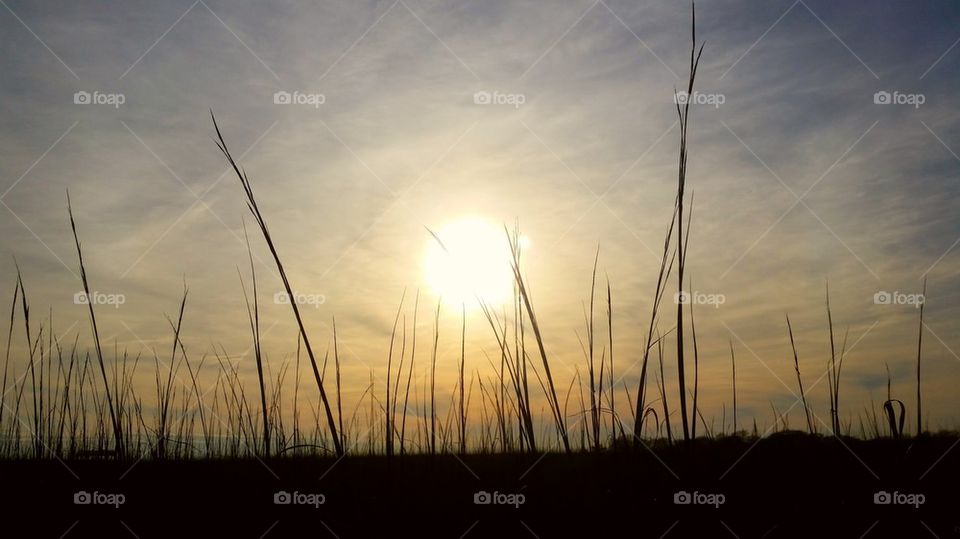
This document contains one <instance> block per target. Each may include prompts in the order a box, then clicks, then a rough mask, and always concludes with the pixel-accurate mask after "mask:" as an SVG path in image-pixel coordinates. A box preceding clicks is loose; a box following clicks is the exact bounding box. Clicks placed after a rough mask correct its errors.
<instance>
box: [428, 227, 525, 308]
mask: <svg viewBox="0 0 960 539" xmlns="http://www.w3.org/2000/svg"><path fill="white" fill-rule="evenodd" d="M434 232H435V233H436V235H437V238H439V241H437V238H434V237H432V236H431V237H429V238H428V242H429V243H428V244H427V249H426V254H425V256H424V259H423V275H424V279H425V280H426V282H427V284H428V285H429V287H430V289H431V290H432V291H433V292H434V294H437V295H438V296H440V297H442V298H443V301H444V303H446V304H447V305H450V306H457V307H459V306H460V305H461V304H463V305H465V306H466V308H467V309H477V308H479V307H480V304H479V303H478V302H477V297H479V298H480V299H482V300H483V301H484V302H486V303H488V304H493V305H499V304H500V303H503V302H505V301H508V300H509V298H510V295H511V293H512V291H513V274H512V271H511V269H510V245H509V244H508V242H507V236H506V233H505V232H504V230H503V227H502V226H498V225H496V224H494V223H492V222H490V221H488V220H486V219H483V218H480V217H463V218H460V219H457V220H455V221H451V222H449V223H447V224H445V225H443V226H442V227H441V228H439V229H438V230H434ZM441 243H442V245H441ZM529 246H530V239H529V238H527V237H526V236H521V238H520V247H521V249H524V250H526V249H529Z"/></svg>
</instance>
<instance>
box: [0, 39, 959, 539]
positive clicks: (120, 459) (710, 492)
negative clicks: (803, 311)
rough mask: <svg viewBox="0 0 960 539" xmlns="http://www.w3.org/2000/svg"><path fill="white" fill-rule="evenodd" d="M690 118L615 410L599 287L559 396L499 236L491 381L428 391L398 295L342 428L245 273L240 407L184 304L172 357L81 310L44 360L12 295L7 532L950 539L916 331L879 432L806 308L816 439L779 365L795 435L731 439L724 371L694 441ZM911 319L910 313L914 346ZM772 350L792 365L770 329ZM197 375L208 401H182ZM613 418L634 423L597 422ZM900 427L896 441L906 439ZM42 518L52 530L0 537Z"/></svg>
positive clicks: (950, 500)
mask: <svg viewBox="0 0 960 539" xmlns="http://www.w3.org/2000/svg"><path fill="white" fill-rule="evenodd" d="M691 45H692V46H691V51H690V66H689V79H688V84H687V87H686V89H685V91H686V92H687V93H688V94H689V93H692V92H693V88H694V81H695V75H696V72H697V66H698V64H699V60H700V55H701V53H702V52H703V47H702V45H700V46H699V47H698V43H697V40H696V33H695V31H694V32H693V35H692V44H691ZM690 112H691V110H690V105H689V103H686V104H678V105H677V113H678V116H679V124H680V129H681V136H680V146H679V161H678V164H679V173H678V181H677V194H676V199H675V202H674V207H673V212H672V213H673V215H672V219H671V221H670V222H669V223H668V226H667V227H666V232H665V237H664V242H663V250H662V257H661V265H660V269H659V274H658V278H657V281H656V283H654V286H653V289H654V294H653V298H654V301H653V304H652V305H651V306H650V311H649V312H650V316H649V319H648V320H646V323H645V324H644V326H643V328H642V330H639V331H642V332H643V334H644V337H645V338H644V342H645V346H644V347H643V351H642V357H641V358H639V359H640V362H639V365H640V378H639V382H638V383H636V384H635V385H634V386H633V387H630V386H628V385H626V384H625V383H622V382H617V380H619V379H620V378H619V375H620V374H621V370H618V369H622V368H620V367H619V366H618V364H617V362H616V361H617V359H618V358H617V357H616V356H615V354H614V351H615V349H616V348H615V343H616V338H615V337H616V336H615V335H614V334H613V331H612V329H610V328H612V327H613V324H612V320H613V318H614V316H615V315H616V312H615V308H614V301H613V297H612V292H611V287H610V284H609V282H606V283H604V282H601V281H598V276H597V271H596V262H595V265H594V273H593V278H592V281H591V283H590V299H589V302H588V305H587V307H586V313H585V322H584V325H585V327H584V330H583V333H582V335H583V338H582V339H581V344H582V346H583V355H584V365H583V373H584V374H583V376H578V377H577V378H576V379H575V380H574V382H575V384H574V383H572V384H571V385H570V386H569V387H559V386H558V385H557V384H556V381H555V379H554V376H553V374H552V372H551V358H550V355H549V354H548V352H547V349H546V347H545V346H544V339H543V335H542V334H541V326H540V324H539V322H538V319H537V314H536V313H537V311H536V308H535V305H534V302H533V299H532V297H531V294H530V292H529V289H530V283H529V282H528V281H527V277H526V276H525V273H524V271H523V267H522V262H523V261H522V260H521V249H520V247H519V239H520V231H519V228H516V227H515V228H512V229H510V228H506V227H505V230H504V241H506V242H509V245H510V248H511V254H512V256H511V260H510V265H511V269H512V274H513V278H514V286H513V288H514V294H513V300H512V302H511V303H510V305H508V306H506V307H503V306H494V305H488V304H486V303H485V302H483V300H482V299H480V298H478V299H477V301H479V302H480V303H481V308H482V312H483V314H484V315H485V318H486V321H487V323H488V325H489V330H490V337H491V342H495V344H496V350H497V351H499V357H490V358H487V360H488V363H489V366H490V368H491V370H492V372H494V373H495V376H493V377H490V378H487V379H483V378H480V377H479V376H475V375H474V374H473V373H472V372H469V371H468V370H467V369H466V367H465V351H464V350H463V346H464V342H465V337H464V335H463V334H461V335H460V344H461V353H460V359H459V363H458V379H457V382H456V384H455V385H454V387H452V388H451V387H445V388H444V387H437V384H436V363H437V342H438V339H439V335H438V330H437V329H436V328H437V327H439V317H440V305H439V304H438V305H437V306H436V307H433V306H429V307H422V306H421V305H420V303H421V301H420V296H419V294H416V295H415V296H414V297H413V298H412V300H411V299H410V298H409V296H407V295H406V294H405V297H404V299H403V300H401V304H400V306H399V307H398V309H397V314H396V318H395V322H394V326H393V331H392V333H391V334H390V335H389V336H384V338H385V339H387V338H388V339H389V349H388V354H387V356H386V357H385V358H383V360H382V361H383V363H384V364H385V366H386V380H385V382H383V383H380V384H376V383H374V381H373V375H372V374H371V383H370V385H369V386H368V387H367V388H366V389H365V391H364V392H363V395H362V396H361V398H360V399H359V400H358V401H356V402H349V403H346V402H344V400H343V398H342V396H343V388H342V387H341V367H342V359H343V358H342V357H341V354H340V350H339V347H338V342H337V334H336V321H334V322H333V328H334V331H333V346H332V347H331V348H330V349H327V350H324V351H322V353H321V351H320V350H318V349H317V348H316V347H315V345H314V344H313V343H312V342H311V340H310V334H309V332H308V331H307V328H306V325H305V323H304V321H303V318H302V317H301V313H300V310H299V307H298V305H297V302H296V301H290V302H289V305H290V307H291V311H292V313H291V314H292V315H293V317H294V319H295V320H296V322H297V326H298V328H299V338H298V341H297V344H296V350H297V353H296V356H295V359H294V360H293V361H289V362H285V363H283V364H282V365H280V366H279V368H278V366H277V365H273V366H272V367H271V365H270V364H269V362H267V361H266V359H265V353H264V351H263V350H262V349H261V335H262V332H261V319H260V303H259V302H260V295H261V293H260V290H259V289H258V280H257V275H256V271H255V266H254V264H253V255H252V254H251V255H250V260H249V262H250V264H249V274H245V275H242V276H241V279H242V282H243V290H242V293H243V295H244V299H245V302H246V306H247V314H248V319H249V331H250V336H251V339H252V342H253V347H252V352H253V357H254V359H255V361H256V372H257V378H256V380H253V381H248V380H245V379H243V378H242V377H241V376H240V373H239V370H238V368H237V366H236V365H235V364H234V363H232V362H231V361H229V359H228V357H227V353H226V351H225V350H223V349H220V350H217V349H216V348H214V349H213V350H211V351H210V352H209V353H207V354H205V355H203V356H202V357H200V358H197V357H192V356H191V355H190V354H188V353H187V349H186V347H185V346H184V344H183V342H182V340H181V331H182V330H183V323H184V313H185V312H186V311H187V310H188V309H189V307H190V301H189V299H190V294H189V291H188V290H187V288H186V287H185V288H184V291H183V299H182V301H181V303H180V309H179V312H178V315H177V317H176V318H169V319H168V322H169V326H170V328H169V329H170V335H171V337H170V342H169V348H168V350H169V355H168V356H165V357H160V356H156V355H155V356H154V357H152V358H146V357H143V356H141V355H140V354H132V353H129V352H128V351H125V350H117V349H112V350H111V349H109V348H105V347H104V343H102V341H101V336H100V334H99V331H98V325H97V322H98V316H102V313H99V314H98V312H97V310H98V309H97V308H96V306H95V305H94V302H92V301H88V302H87V308H88V314H89V325H90V332H91V333H90V335H91V340H90V342H91V345H90V346H89V347H84V346H82V345H81V344H80V341H79V339H76V340H74V341H73V342H72V343H69V342H68V343H62V342H61V337H62V336H61V335H59V334H58V333H57V331H56V328H55V327H54V324H53V320H52V319H51V318H52V316H51V317H49V318H46V319H44V318H42V317H40V318H38V317H36V315H35V313H34V311H33V310H32V309H31V304H30V301H29V297H30V296H29V293H28V292H29V289H30V287H31V286H34V284H33V283H30V282H29V276H27V275H23V274H21V273H20V272H19V271H18V275H17V279H16V283H15V285H14V287H13V293H12V299H11V301H10V303H9V308H10V311H9V326H8V331H7V342H6V349H5V360H4V367H3V373H2V395H3V400H2V403H3V405H2V407H0V477H3V478H4V485H5V487H4V488H3V489H0V503H2V506H3V507H4V508H5V509H6V510H7V512H8V515H11V516H8V518H7V519H6V521H7V522H12V526H13V527H15V528H19V527H20V526H24V529H26V530H28V533H30V531H31V530H32V531H33V532H36V533H35V534H34V533H31V535H37V536H46V535H54V536H59V535H60V534H64V533H65V532H66V533H68V534H69V536H88V535H89V536H113V535H117V536H130V535H133V536H136V537H153V536H158V537H169V536H172V535H175V534H176V535H181V534H183V535H185V536H193V535H214V534H219V533H225V532H226V530H240V531H241V532H242V534H243V535H244V536H247V535H252V536H256V537H259V536H263V535H266V536H278V537H279V536H288V535H295V533H294V532H295V531H297V530H301V531H302V530H304V529H308V530H309V531H310V533H311V534H316V535H321V536H326V535H329V536H333V537H368V536H379V534H385V533H401V534H403V535H407V534H411V535H416V536H443V537H463V536H468V537H472V536H476V537H513V536H517V537H529V536H534V537H548V536H549V537H552V536H569V535H575V534H581V535H589V536H593V535H598V534H600V533H615V532H620V533H627V534H629V535H636V536H641V537H648V536H649V537H661V536H664V535H667V536H677V537H681V536H689V537H705V536H710V537H713V536H719V537H723V536H733V537H792V536H809V535H811V534H813V533H818V534H821V535H824V536H827V537H847V536H850V537H862V536H869V537H874V536H877V537H881V536H891V537H924V536H927V534H929V535H932V536H935V537H945V536H950V535H955V534H957V533H958V532H960V528H958V527H957V524H956V518H953V517H950V516H948V515H949V514H950V511H952V510H954V509H955V508H956V507H958V502H960V494H958V493H957V492H956V487H955V484H956V483H957V479H958V478H960V453H956V452H953V451H952V449H953V448H954V446H955V445H957V443H958V441H960V437H958V435H957V434H956V433H929V432H925V431H924V429H923V427H922V426H923V425H924V416H923V414H922V404H923V391H922V381H923V376H922V372H923V369H922V366H923V361H922V360H923V354H922V351H923V332H922V331H920V332H919V334H918V342H917V355H916V394H915V396H914V397H913V398H911V399H906V400H904V399H897V398H894V396H893V395H892V394H890V392H889V390H888V394H887V398H886V400H885V401H884V402H882V403H880V405H879V406H876V405H873V406H872V407H870V408H864V411H863V412H851V410H853V407H848V408H847V410H846V412H844V411H842V410H843V409H844V407H845V406H847V404H846V403H845V401H843V400H842V399H841V397H842V395H843V393H842V391H841V389H842V373H843V361H844V357H845V353H846V342H845V338H843V339H841V338H839V336H838V335H836V334H835V332H834V327H833V318H832V314H831V309H830V295H829V289H827V290H826V291H825V305H824V307H825V309H824V319H825V328H824V335H825V337H826V338H828V339H829V343H830V357H829V358H828V366H829V369H828V375H827V376H828V384H829V395H830V399H829V424H828V423H827V422H825V421H821V420H820V419H819V418H817V417H815V415H814V414H813V412H812V406H811V405H810V404H809V403H808V401H807V394H806V392H805V391H804V378H803V374H802V373H803V370H804V366H805V358H802V357H800V355H799V354H798V353H797V349H796V347H795V346H793V357H792V360H793V365H794V370H795V373H796V383H797V388H798V391H799V393H798V394H799V395H800V399H799V400H798V402H797V404H796V405H795V406H802V412H803V417H804V419H805V422H804V424H803V425H802V428H803V430H802V431H797V430H791V429H790V427H789V425H788V421H787V416H788V413H789V412H790V410H777V409H776V408H774V409H773V410H772V417H771V421H770V422H769V423H768V424H764V425H758V424H757V422H756V420H755V419H754V420H753V423H752V424H749V425H747V424H744V423H743V422H742V421H740V422H738V409H737V389H736V384H737V375H736V350H735V349H734V348H733V346H732V345H731V348H730V359H731V369H730V373H731V384H730V387H731V395H730V396H731V399H730V400H731V402H732V406H731V408H730V409H729V410H726V409H725V410H723V411H722V419H721V421H720V424H719V425H717V424H716V423H715V421H714V420H710V421H708V420H707V419H706V417H716V415H718V412H717V411H715V410H714V411H705V410H703V409H702V407H701V406H700V403H699V402H698V397H699V355H700V354H699V352H700V350H699V348H698V343H697V334H696V324H695V312H694V305H693V304H692V303H685V302H682V301H681V302H675V303H676V305H675V307H676V309H675V311H671V310H669V309H668V307H667V302H665V301H664V297H665V296H666V297H669V296H670V295H672V291H673V290H674V289H675V290H677V291H678V292H682V291H683V290H685V289H691V288H692V287H691V288H685V284H686V286H687V287H690V286H691V285H690V283H689V276H688V275H686V274H685V264H686V254H687V247H688V245H689V243H690V240H691V235H690V234H691V232H690V229H691V224H692V219H691V215H692V209H693V197H692V195H690V194H689V193H688V189H687V177H686V164H687V129H688V121H689V117H690ZM213 123H214V127H215V129H216V136H217V144H218V146H219V149H220V151H221V152H222V153H223V156H224V157H225V158H226V160H227V162H228V163H229V164H230V165H231V167H232V169H233V172H234V173H235V174H236V176H237V178H238V180H239V183H240V185H241V187H242V188H243V190H244V194H245V197H246V202H247V206H248V209H249V211H250V214H251V215H252V217H253V219H254V221H255V224H256V226H255V230H256V234H257V235H258V236H259V237H260V238H262V240H263V241H264V242H265V245H266V247H267V248H268V250H269V251H270V253H271V256H272V260H273V262H274V263H275V265H276V268H277V271H278V272H279V275H280V278H281V280H282V282H283V286H284V289H285V290H286V293H287V294H288V296H289V297H293V296H294V290H295V287H294V286H293V284H292V282H291V281H292V278H291V277H289V276H288V274H287V272H286V271H285V268H284V265H283V262H282V259H281V256H280V252H279V249H278V248H277V246H276V245H275V243H274V238H273V237H272V236H271V233H270V229H269V227H268V224H267V217H266V216H265V215H264V214H263V213H262V212H261V208H260V206H259V205H258V204H257V199H256V196H255V193H254V183H253V182H252V181H251V180H250V178H249V177H248V176H247V174H246V172H245V171H244V170H243V169H242V167H241V166H240V164H239V163H237V162H236V161H235V160H234V157H233V155H232V154H231V152H230V150H229V148H228V146H227V142H226V140H225V137H224V135H223V134H222V133H221V131H220V128H219V126H217V124H216V120H214V122H213ZM68 213H69V218H70V223H71V227H72V231H73V234H74V239H75V244H76V251H77V257H78V262H79V269H80V276H81V280H82V285H83V288H84V291H85V293H86V294H87V296H89V295H90V286H89V283H88V278H87V273H86V266H85V265H84V255H87V256H90V253H85V252H84V250H83V247H82V242H81V236H82V234H81V232H82V228H83V223H77V222H76V221H75V219H74V216H73V210H72V207H71V206H70V204H69V198H68ZM434 238H435V239H436V241H437V242H440V243H441V245H442V242H441V241H440V238H439V237H438V236H436V235H434ZM251 240H252V238H250V237H248V248H249V244H250V241H251ZM251 253H252V249H251ZM685 279H686V280H685ZM671 283H673V284H675V287H673V286H671ZM411 304H412V311H411V310H410V309H411ZM421 311H426V314H424V313H421ZM668 311H669V312H668ZM407 312H412V318H413V324H412V326H411V327H413V328H416V327H417V322H416V321H417V316H418V315H423V316H432V317H433V319H434V328H435V329H434V331H433V334H431V335H427V336H423V335H421V336H420V339H417V337H418V336H417V334H416V329H414V330H413V331H411V332H408V331H407V325H406V317H405V314H404V313H407ZM923 313H924V310H923V307H922V306H921V308H920V309H919V310H918V315H919V316H918V321H917V322H918V327H919V328H922V327H923V323H924V322H923V316H924V314H923ZM604 329H606V331H604ZM408 333H409V334H408ZM784 338H785V339H789V341H790V343H791V345H794V336H793V327H792V325H791V322H790V319H789V317H787V318H786V319H785V321H784ZM15 340H16V342H18V343H20V345H22V346H24V349H25V350H26V352H25V354H26V355H25V357H16V354H15V353H14V354H13V355H12V353H11V350H13V349H15V348H18V349H19V348H20V346H17V347H14V346H13V343H14V341H15ZM668 347H670V350H668ZM633 359H636V358H632V359H631V363H632V362H633ZM665 361H675V362H676V363H675V365H674V367H675V368H674V369H671V371H675V372H676V373H677V376H678V378H677V384H676V387H677V388H678V391H676V392H675V394H671V392H670V391H669V390H668V387H673V385H672V384H668V383H667V381H666V380H665V379H664V362H665ZM818 361H819V360H818ZM301 362H302V363H303V365H302V366H303V369H304V370H307V371H308V373H309V375H308V376H309V377H310V378H312V380H308V381H306V382H304V383H305V384H308V385H310V386H311V391H310V392H309V393H307V392H306V391H304V394H301V393H300V392H301V379H300V378H301V376H300V373H301ZM214 363H215V364H216V366H215V367H214V370H215V371H216V373H217V374H216V378H215V380H213V381H212V382H211V380H209V379H203V380H202V379H201V373H203V372H206V373H209V370H210V369H209V367H210V366H211V365H213V364H214ZM205 365H206V366H207V367H208V368H207V369H206V370H204V366H205ZM217 367H218V368H217ZM144 370H147V371H148V372H150V373H152V378H153V388H152V391H148V392H144V391H143V388H142V384H140V385H138V384H137V383H135V380H137V379H139V378H137V377H138V376H139V375H138V373H140V372H143V371H144ZM290 373H293V374H290ZM420 373H427V374H426V375H425V376H421V375H420ZM651 379H652V381H651ZM888 380H889V375H888ZM312 387H315V388H316V392H314V391H313V390H312ZM888 387H889V383H888ZM617 402H620V405H619V406H618V405H617ZM438 403H439V404H440V406H438ZM446 403H449V405H446ZM478 403H479V404H478ZM624 403H626V405H627V406H625V405H624ZM441 409H442V410H445V411H446V413H444V414H441V413H439V412H438V410H441ZM625 409H629V415H628V414H625V413H623V412H618V410H620V411H622V410H625ZM471 411H473V416H471ZM478 412H479V413H478ZM851 413H856V414H857V415H856V416H853V415H851ZM907 414H911V417H916V421H915V425H916V432H905V424H906V422H905V417H906V416H907ZM37 510H40V511H43V512H45V513H48V514H49V515H51V516H50V517H49V518H46V517H44V518H40V519H37V518H35V517H31V518H26V519H21V518H19V517H18V516H17V515H27V514H36V513H31V512H33V511H37ZM951 518H952V520H951Z"/></svg>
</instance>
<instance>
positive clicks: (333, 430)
mask: <svg viewBox="0 0 960 539" xmlns="http://www.w3.org/2000/svg"><path fill="white" fill-rule="evenodd" d="M210 118H211V120H212V121H213V127H214V130H215V131H216V132H217V140H216V141H215V142H216V144H217V147H218V148H220V151H221V152H222V153H223V156H224V157H225V158H226V159H227V162H228V163H229V164H230V167H231V168H232V169H233V171H234V173H235V174H236V175H237V178H238V179H239V180H240V185H241V186H242V187H243V191H244V194H245V195H246V198H247V208H248V209H249V210H250V213H251V214H253V217H254V219H255V220H256V221H257V225H258V226H259V227H260V232H261V233H262V234H263V239H264V240H265V241H266V242H267V247H268V248H269V249H270V254H271V255H273V260H274V262H275V263H276V265H277V271H279V272H280V279H281V280H282V281H283V287H284V289H285V290H286V293H287V297H288V298H290V301H289V302H288V303H289V304H290V307H291V308H292V309H293V315H294V317H295V318H296V320H297V326H299V328H300V337H301V338H302V339H303V346H304V348H306V350H307V356H308V357H309V358H310V365H311V367H313V375H314V378H315V380H316V382H317V389H318V390H319V391H320V401H321V403H322V404H323V409H324V413H325V414H326V417H327V426H328V428H329V429H330V438H331V440H333V445H334V449H335V451H336V454H337V455H338V456H339V455H343V451H344V449H343V444H342V443H340V436H339V435H338V434H337V424H336V422H334V420H333V412H332V411H331V409H330V402H329V401H328V400H327V392H326V390H325V389H324V387H323V378H322V377H321V376H320V371H319V369H318V368H317V359H316V357H315V356H314V353H313V347H312V346H310V338H309V337H308V336H307V330H306V328H305V327H304V325H303V318H302V317H301V316H300V309H299V308H298V307H297V302H296V301H294V298H295V297H296V296H295V294H294V292H293V287H291V286H290V280H289V279H288V278H287V272H286V271H284V268H283V263H282V262H280V255H279V254H278V253H277V248H276V246H275V245H274V243H273V238H272V236H271V235H270V231H269V229H268V228H267V223H266V221H265V220H264V218H263V215H262V214H261V213H260V207H259V206H258V205H257V200H256V198H255V197H254V195H253V187H252V186H251V184H250V180H249V178H248V177H247V175H246V173H245V172H243V171H242V170H240V166H239V165H237V162H236V161H235V160H234V159H233V155H231V154H230V150H229V149H228V148H227V143H226V141H225V140H224V139H223V134H222V133H221V132H220V127H219V126H218V125H217V119H216V117H214V116H213V113H212V112H211V113H210ZM78 249H79V247H78ZM90 312H91V313H92V312H93V309H92V308H91V311H90ZM91 316H92V315H91Z"/></svg>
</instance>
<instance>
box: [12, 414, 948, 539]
mask: <svg viewBox="0 0 960 539" xmlns="http://www.w3.org/2000/svg"><path fill="white" fill-rule="evenodd" d="M957 441H958V438H957V436H955V435H946V434H944V435H937V436H923V437H921V438H918V439H902V440H892V439H878V440H870V441H864V440H860V439H854V438H830V437H820V436H810V435H807V434H802V433H798V432H792V431H787V432H780V433H777V434H774V435H772V436H769V437H767V438H763V439H759V440H757V439H749V438H739V437H727V438H718V439H714V440H698V441H697V442H695V443H693V444H690V445H672V446H667V445H665V444H659V445H657V446H649V447H632V448H624V449H620V450H609V451H604V452H600V453H580V452H577V453H573V454H563V453H547V454H544V455H541V456H535V455H529V454H467V455H463V456H460V457H458V456H455V455H437V456H433V457H431V456H429V455H406V456H399V457H392V458H389V457H386V456H346V457H344V458H341V459H337V458H336V457H332V456H331V457H329V458H301V457H293V458H274V459H270V460H259V459H223V460H220V459H212V460H210V459H206V460H182V461H177V460H168V461H158V460H144V461H139V462H138V461H117V460H96V459H86V460H71V461H59V460H56V459H39V460H36V459H34V460H27V461H0V470H2V471H0V476H2V477H3V484H4V487H3V489H2V494H0V496H2V497H0V504H2V507H3V508H4V512H5V514H6V515H7V516H6V518H5V519H4V520H5V524H4V526H5V529H8V530H11V531H12V530H13V529H16V530H23V532H24V533H29V536H32V537H60V536H63V534H65V533H66V535H65V536H66V537H134V536H136V537H141V538H147V537H195V536H210V537H304V536H310V537H342V538H348V537H386V536H388V535H389V536H397V537H454V538H456V537H468V538H469V537H543V538H546V537H571V536H577V535H580V536H583V537H596V536H598V535H599V534H601V533H603V534H612V533H623V534H625V536H630V537H743V538H746V537H811V536H814V535H818V536H822V537H954V536H956V535H957V534H958V532H960V528H958V527H957V525H958V523H960V517H958V513H957V512H956V508H957V507H958V506H960V492H958V491H957V489H956V484H957V479H958V478H960V452H954V451H951V449H952V448H953V446H954V445H955V444H956V443H957ZM78 493H79V494H78ZM83 493H86V498H83V497H82V496H84V494H83ZM284 493H286V497H284ZM484 493H486V496H484ZM683 493H687V495H688V496H687V497H686V498H684V494H683ZM884 493H886V494H884ZM78 496H81V497H80V498H79V499H77V497H78ZM120 496H122V498H120ZM884 496H886V497H884ZM84 500H86V501H90V502H91V503H78V502H83V501H84ZM684 500H689V501H691V502H692V503H689V504H684V503H678V502H682V501H684ZM283 501H290V502H291V503H289V504H286V503H277V502H283ZM484 501H490V502H491V503H478V502H484ZM884 501H890V502H891V503H880V502H884ZM41 515H42V516H41ZM4 536H8V537H15V536H17V537H19V536H25V535H20V533H11V534H10V535H7V534H6V533H5V534H4Z"/></svg>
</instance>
